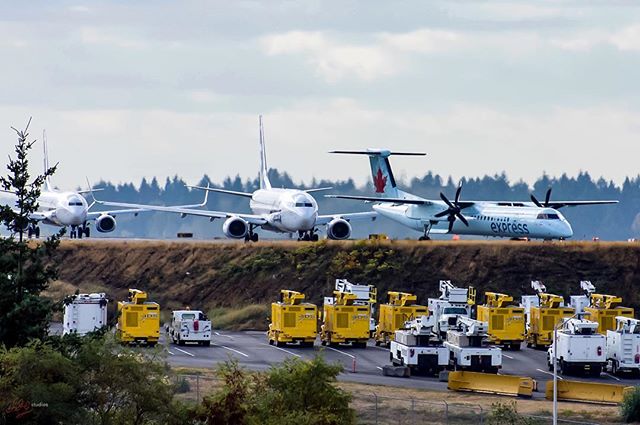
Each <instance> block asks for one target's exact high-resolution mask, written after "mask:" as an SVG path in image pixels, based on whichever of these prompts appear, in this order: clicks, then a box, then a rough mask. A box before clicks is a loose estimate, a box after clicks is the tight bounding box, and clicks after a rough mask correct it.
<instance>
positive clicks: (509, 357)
mask: <svg viewBox="0 0 640 425" xmlns="http://www.w3.org/2000/svg"><path fill="white" fill-rule="evenodd" d="M502 355H503V356H504V357H506V358H508V359H511V360H513V357H511V356H507V355H506V354H504V353H502Z"/></svg>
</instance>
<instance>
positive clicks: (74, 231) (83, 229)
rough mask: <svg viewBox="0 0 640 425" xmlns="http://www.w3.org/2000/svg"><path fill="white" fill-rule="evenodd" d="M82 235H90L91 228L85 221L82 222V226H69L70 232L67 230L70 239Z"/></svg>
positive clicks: (80, 237) (79, 237) (78, 237)
mask: <svg viewBox="0 0 640 425" xmlns="http://www.w3.org/2000/svg"><path fill="white" fill-rule="evenodd" d="M83 236H86V237H89V236H91V230H90V229H89V226H88V225H87V223H84V224H83V225H82V226H71V232H69V238H70V239H76V238H77V239H82V237H83Z"/></svg>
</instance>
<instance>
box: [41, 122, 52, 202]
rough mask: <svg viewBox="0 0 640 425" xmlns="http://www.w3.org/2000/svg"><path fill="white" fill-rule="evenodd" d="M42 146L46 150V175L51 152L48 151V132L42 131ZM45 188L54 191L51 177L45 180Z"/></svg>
mask: <svg viewBox="0 0 640 425" xmlns="http://www.w3.org/2000/svg"><path fill="white" fill-rule="evenodd" d="M42 146H43V148H44V172H45V174H46V172H47V170H49V150H48V149H47V131H46V130H42ZM44 188H45V190H47V191H51V190H53V186H52V185H51V178H50V177H49V176H47V177H46V178H45V179H44Z"/></svg>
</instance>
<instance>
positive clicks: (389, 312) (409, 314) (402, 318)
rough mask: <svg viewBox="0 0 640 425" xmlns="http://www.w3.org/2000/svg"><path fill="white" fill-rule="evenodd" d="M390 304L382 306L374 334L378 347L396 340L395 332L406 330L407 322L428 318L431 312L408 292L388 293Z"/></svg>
mask: <svg viewBox="0 0 640 425" xmlns="http://www.w3.org/2000/svg"><path fill="white" fill-rule="evenodd" d="M387 294H388V295H389V302H388V303H386V304H381V305H380V309H379V316H378V325H377V326H376V331H375V334H374V336H373V337H374V339H375V341H376V345H381V344H382V345H386V346H388V345H389V343H390V342H391V341H392V340H393V339H394V337H395V332H396V331H397V330H399V329H404V327H405V325H404V324H405V322H408V321H411V320H414V319H417V318H419V317H422V316H428V315H429V310H428V309H427V307H426V306H424V305H419V304H416V303H417V301H418V297H416V296H415V295H413V294H409V293H407V292H395V291H389V292H387Z"/></svg>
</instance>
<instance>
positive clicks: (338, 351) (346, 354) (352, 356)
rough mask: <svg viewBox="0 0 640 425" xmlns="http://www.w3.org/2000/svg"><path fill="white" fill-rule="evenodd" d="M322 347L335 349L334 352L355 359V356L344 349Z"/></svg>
mask: <svg viewBox="0 0 640 425" xmlns="http://www.w3.org/2000/svg"><path fill="white" fill-rule="evenodd" d="M324 348H326V349H327V350H331V351H335V352H336V353H340V354H344V355H345V356H349V357H351V358H352V359H355V358H356V356H354V355H352V354H349V353H345V352H344V351H340V350H336V349H335V348H333V347H324Z"/></svg>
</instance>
